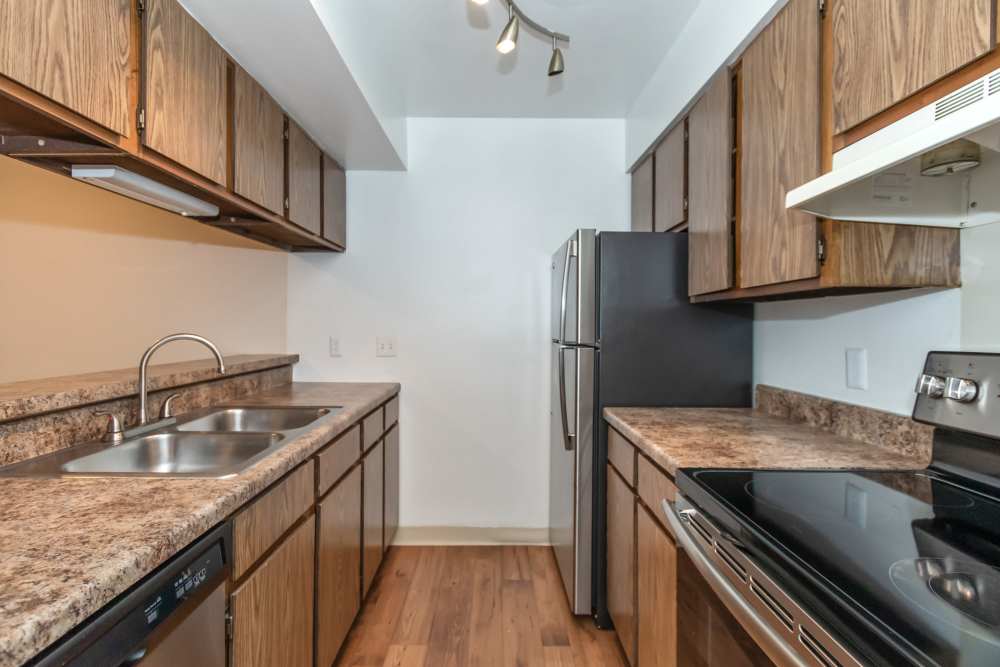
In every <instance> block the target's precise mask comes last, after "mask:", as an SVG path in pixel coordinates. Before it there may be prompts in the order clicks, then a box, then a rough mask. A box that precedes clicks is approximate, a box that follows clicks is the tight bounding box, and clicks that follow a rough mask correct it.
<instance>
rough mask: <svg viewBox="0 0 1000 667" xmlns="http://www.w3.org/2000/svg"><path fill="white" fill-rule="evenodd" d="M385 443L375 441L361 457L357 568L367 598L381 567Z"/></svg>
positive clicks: (383, 525)
mask: <svg viewBox="0 0 1000 667" xmlns="http://www.w3.org/2000/svg"><path fill="white" fill-rule="evenodd" d="M384 492H385V444H384V441H382V442H379V443H378V444H377V445H375V446H374V447H372V448H371V449H370V450H369V451H368V453H367V454H365V458H364V494H363V495H364V510H363V514H362V516H363V517H364V530H363V531H362V540H363V542H362V556H361V566H362V568H363V571H364V576H363V578H362V582H363V585H362V593H363V595H368V589H369V588H371V585H372V582H373V581H374V580H375V573H376V572H378V568H379V565H381V564H382V555H383V552H384V549H383V544H382V540H383V538H384V528H385V514H384V510H385V506H384V504H383V501H384Z"/></svg>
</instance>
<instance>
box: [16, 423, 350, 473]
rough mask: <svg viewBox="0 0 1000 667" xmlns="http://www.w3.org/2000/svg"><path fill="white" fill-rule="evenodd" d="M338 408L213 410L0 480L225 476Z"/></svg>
mask: <svg viewBox="0 0 1000 667" xmlns="http://www.w3.org/2000/svg"><path fill="white" fill-rule="evenodd" d="M341 409H342V408H340V407H267V406H253V407H239V406H233V407H215V408H206V409H203V410H198V411H195V412H192V413H190V414H188V415H185V416H183V417H181V418H179V419H177V420H176V422H175V423H174V422H171V423H167V424H163V425H162V426H161V427H160V428H157V429H155V430H152V431H151V432H147V433H144V434H139V435H135V436H134V437H130V438H126V439H125V441H124V442H121V443H120V444H109V443H105V442H98V443H88V444H85V445H78V446H75V447H70V448H67V449H63V450H60V451H58V452H53V453H52V454H46V455H44V456H40V457H37V458H34V459H29V460H27V461H24V462H22V463H17V464H14V465H11V466H7V467H5V468H0V477H214V478H221V477H229V476H232V475H235V474H237V473H238V472H240V471H241V470H244V469H245V468H248V467H250V466H251V465H253V464H254V463H256V462H257V461H259V460H261V459H262V458H264V457H265V456H268V455H269V454H271V453H273V452H275V451H277V450H278V449H280V448H281V447H282V446H283V445H285V444H287V443H288V442H289V441H290V440H292V439H293V438H295V437H296V436H298V435H300V434H301V433H302V432H305V431H306V430H307V429H308V428H310V427H313V426H315V425H317V422H319V421H320V420H325V419H331V418H332V417H333V416H335V415H336V413H337V412H339V411H340V410H341Z"/></svg>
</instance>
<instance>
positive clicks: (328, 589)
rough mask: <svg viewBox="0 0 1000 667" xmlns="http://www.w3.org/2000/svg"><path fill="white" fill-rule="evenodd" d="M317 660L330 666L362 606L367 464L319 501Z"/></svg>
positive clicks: (345, 478) (320, 665)
mask: <svg viewBox="0 0 1000 667" xmlns="http://www.w3.org/2000/svg"><path fill="white" fill-rule="evenodd" d="M316 515H317V517H318V518H317V522H318V523H317V527H318V530H317V536H318V541H317V550H316V554H317V560H316V563H317V582H316V627H317V628H319V631H318V632H317V637H316V665H317V667H330V666H331V665H332V664H333V661H334V660H335V659H336V658H337V653H338V652H339V651H340V647H341V645H342V644H343V643H344V639H345V638H346V637H347V633H348V631H350V629H351V625H352V624H353V623H354V618H355V617H356V616H357V615H358V612H359V611H360V609H361V466H355V467H354V468H353V469H352V470H351V472H349V473H348V474H347V475H346V476H345V477H344V478H343V479H341V480H340V481H339V482H337V484H336V485H335V486H334V487H333V488H332V489H331V490H330V492H329V493H328V494H327V495H326V496H325V497H324V498H323V499H322V500H321V501H320V502H319V503H317V505H316Z"/></svg>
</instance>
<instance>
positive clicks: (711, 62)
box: [625, 0, 788, 168]
mask: <svg viewBox="0 0 1000 667" xmlns="http://www.w3.org/2000/svg"><path fill="white" fill-rule="evenodd" d="M787 1H788V0H739V2H731V1H730V0H703V1H702V2H701V3H700V4H699V5H698V8H697V9H696V10H695V12H694V14H693V15H692V16H691V18H690V19H689V20H688V22H687V23H686V24H685V26H684V30H683V31H681V34H680V36H679V38H678V39H677V41H676V42H675V43H674V44H673V46H671V47H670V50H669V51H668V52H667V54H666V56H664V58H663V60H662V61H661V62H660V65H659V66H658V67H657V69H656V71H655V72H654V73H653V76H652V77H651V78H650V80H649V82H648V83H647V84H646V85H645V86H644V87H643V89H642V91H641V92H640V93H639V95H638V96H637V97H636V99H635V101H634V102H633V103H632V106H631V108H630V109H629V112H628V114H627V116H626V149H625V164H626V167H627V168H631V167H632V165H634V164H635V163H636V161H637V160H638V159H639V158H640V157H642V155H643V153H644V152H645V151H646V149H648V148H649V147H650V146H652V145H653V144H654V143H655V142H656V140H657V138H658V137H659V136H660V135H661V134H662V133H663V132H664V131H665V130H666V129H667V127H669V126H670V124H671V123H673V121H674V119H675V118H677V117H678V116H679V115H680V114H682V113H684V112H685V111H686V110H687V109H688V108H690V107H691V106H692V105H693V103H694V101H695V100H696V99H697V97H698V93H699V91H700V90H701V89H702V88H704V86H705V84H707V83H708V81H709V80H710V79H711V78H712V76H713V75H714V74H715V73H716V72H717V71H718V70H719V68H721V67H722V66H723V65H727V64H729V63H730V62H731V61H732V60H733V58H734V57H735V56H737V55H738V54H739V53H741V52H742V50H743V48H744V46H745V45H746V44H748V43H749V42H750V40H751V39H752V37H753V36H754V35H755V34H756V33H757V32H758V31H759V30H760V28H761V27H762V26H764V25H766V24H767V23H768V22H769V21H770V20H771V17H773V16H774V15H775V14H776V13H777V12H778V11H779V10H780V9H781V8H782V7H784V5H785V3H786V2H787Z"/></svg>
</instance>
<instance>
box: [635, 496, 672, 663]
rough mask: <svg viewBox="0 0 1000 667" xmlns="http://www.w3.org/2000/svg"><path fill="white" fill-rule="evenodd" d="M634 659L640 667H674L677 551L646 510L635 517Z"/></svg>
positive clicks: (641, 510)
mask: <svg viewBox="0 0 1000 667" xmlns="http://www.w3.org/2000/svg"><path fill="white" fill-rule="evenodd" d="M636 522H637V523H636V581H637V582H638V585H637V587H636V602H637V604H636V607H637V617H638V619H639V623H638V625H639V631H638V645H639V646H638V650H637V652H636V657H637V659H638V660H639V664H640V665H642V667H675V665H677V547H676V546H675V545H674V542H673V540H672V539H670V537H668V536H667V533H666V531H665V530H664V529H663V528H661V527H660V525H659V524H657V523H656V521H654V520H653V518H652V517H651V516H650V515H649V511H648V510H646V508H644V507H643V508H642V509H640V510H638V512H637V516H636Z"/></svg>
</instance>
